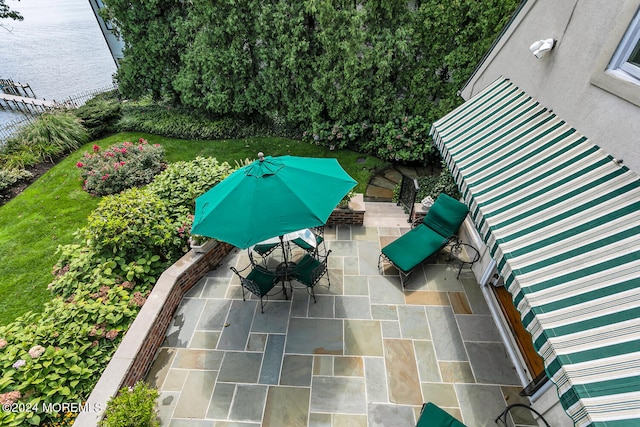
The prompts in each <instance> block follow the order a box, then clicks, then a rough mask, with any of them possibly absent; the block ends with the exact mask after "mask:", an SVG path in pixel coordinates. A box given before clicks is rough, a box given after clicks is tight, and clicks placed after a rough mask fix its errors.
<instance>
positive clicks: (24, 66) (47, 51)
mask: <svg viewBox="0 0 640 427" xmlns="http://www.w3.org/2000/svg"><path fill="white" fill-rule="evenodd" d="M6 3H7V4H8V5H9V7H10V8H12V9H14V10H17V11H19V12H20V13H21V14H22V16H24V21H11V20H7V19H4V20H2V21H0V23H2V24H3V25H4V26H5V27H6V28H7V29H8V30H9V31H8V30H7V29H5V28H2V27H0V78H6V79H12V80H14V81H16V82H20V83H25V84H29V85H30V86H31V88H32V89H33V91H34V92H35V94H36V96H37V97H38V98H45V99H50V100H54V99H55V100H62V99H65V98H67V97H69V96H73V95H76V94H79V93H82V92H85V91H88V90H93V89H99V88H102V87H105V86H107V85H109V84H111V82H112V75H113V73H115V71H116V65H115V62H114V60H113V58H112V57H111V52H110V51H109V47H108V46H107V43H106V42H105V40H104V37H103V36H102V32H101V31H100V27H99V26H98V22H97V21H96V18H95V16H94V15H93V11H92V10H91V5H90V4H89V1H88V0H21V1H19V2H18V1H14V0H7V1H6ZM20 117H23V115H22V114H21V113H15V112H7V111H2V110H0V126H2V125H3V124H5V123H7V122H9V121H11V120H14V119H17V118H20Z"/></svg>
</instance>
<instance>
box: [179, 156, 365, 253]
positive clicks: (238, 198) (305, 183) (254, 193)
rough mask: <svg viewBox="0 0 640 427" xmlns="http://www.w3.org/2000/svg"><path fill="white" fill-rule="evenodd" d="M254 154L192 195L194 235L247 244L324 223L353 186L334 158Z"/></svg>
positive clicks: (235, 243) (243, 245)
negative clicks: (195, 194) (194, 201)
mask: <svg viewBox="0 0 640 427" xmlns="http://www.w3.org/2000/svg"><path fill="white" fill-rule="evenodd" d="M258 156H259V159H258V160H256V161H255V162H253V163H251V164H249V165H247V166H245V167H243V168H240V169H238V170H237V171H235V172H234V173H232V174H231V175H229V177H227V178H226V179H225V180H224V181H222V182H220V183H219V184H218V185H216V186H215V187H213V188H212V189H211V190H209V191H208V192H206V193H205V194H203V195H202V196H200V197H198V198H197V199H196V212H195V218H194V220H193V227H192V228H191V232H192V233H193V234H201V235H203V236H208V237H213V238H215V239H218V240H221V241H223V242H227V243H231V244H232V245H234V246H237V247H239V248H243V249H244V248H248V247H249V246H251V245H254V244H256V243H258V242H262V241H264V240H266V239H269V238H271V237H275V236H281V235H283V234H286V233H290V232H292V231H296V230H300V229H303V228H309V227H316V226H320V225H323V224H325V223H326V221H327V219H328V218H329V215H331V212H332V211H333V209H334V208H335V207H336V206H337V204H338V203H339V202H340V200H342V198H343V197H344V196H345V194H347V193H348V192H349V190H351V189H352V188H353V187H354V186H355V185H356V181H355V180H354V179H353V178H351V177H350V176H349V175H348V174H347V173H346V172H345V171H344V169H342V167H341V166H340V164H339V163H338V161H337V160H336V159H318V158H307V157H294V156H282V157H271V156H267V157H264V156H263V155H262V153H259V154H258Z"/></svg>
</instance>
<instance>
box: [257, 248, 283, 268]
mask: <svg viewBox="0 0 640 427" xmlns="http://www.w3.org/2000/svg"><path fill="white" fill-rule="evenodd" d="M279 246H280V243H259V244H257V245H255V246H254V247H253V249H250V250H249V260H250V261H251V264H253V265H258V263H257V262H256V260H255V259H254V258H253V253H256V254H258V255H259V256H260V259H261V262H262V265H263V266H264V267H266V266H267V259H268V257H269V255H271V253H272V252H273V251H275V250H276V249H277V248H278V247H279Z"/></svg>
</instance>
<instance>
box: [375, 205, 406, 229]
mask: <svg viewBox="0 0 640 427" xmlns="http://www.w3.org/2000/svg"><path fill="white" fill-rule="evenodd" d="M408 219H409V215H407V214H406V213H405V212H404V209H403V208H402V207H400V206H398V205H396V204H395V203H389V202H367V203H366V212H365V215H364V225H365V226H368V227H409V226H410V225H409V222H408Z"/></svg>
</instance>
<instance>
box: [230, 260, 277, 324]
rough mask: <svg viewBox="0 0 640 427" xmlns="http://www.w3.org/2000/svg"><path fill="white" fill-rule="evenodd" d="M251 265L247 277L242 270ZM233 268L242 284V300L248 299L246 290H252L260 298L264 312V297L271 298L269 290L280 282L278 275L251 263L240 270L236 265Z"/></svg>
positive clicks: (261, 309)
mask: <svg viewBox="0 0 640 427" xmlns="http://www.w3.org/2000/svg"><path fill="white" fill-rule="evenodd" d="M249 267H251V271H250V272H249V274H247V276H246V277H244V276H242V274H240V271H244V270H246V269H247V268H249ZM231 270H232V271H233V272H234V273H235V274H237V275H238V277H239V278H240V284H241V285H242V300H243V301H246V298H245V294H246V292H247V291H249V292H251V293H252V294H254V295H255V296H257V297H258V298H260V311H261V312H262V313H264V300H263V298H264V297H267V300H268V299H269V295H268V293H269V291H271V290H272V289H273V288H274V287H275V286H276V284H277V283H278V281H277V277H276V275H275V274H274V273H272V272H270V271H269V270H267V269H266V268H264V267H262V266H260V265H251V264H250V265H249V266H248V267H246V268H244V269H242V270H240V271H238V270H236V268H235V267H231ZM283 289H284V288H283Z"/></svg>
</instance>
